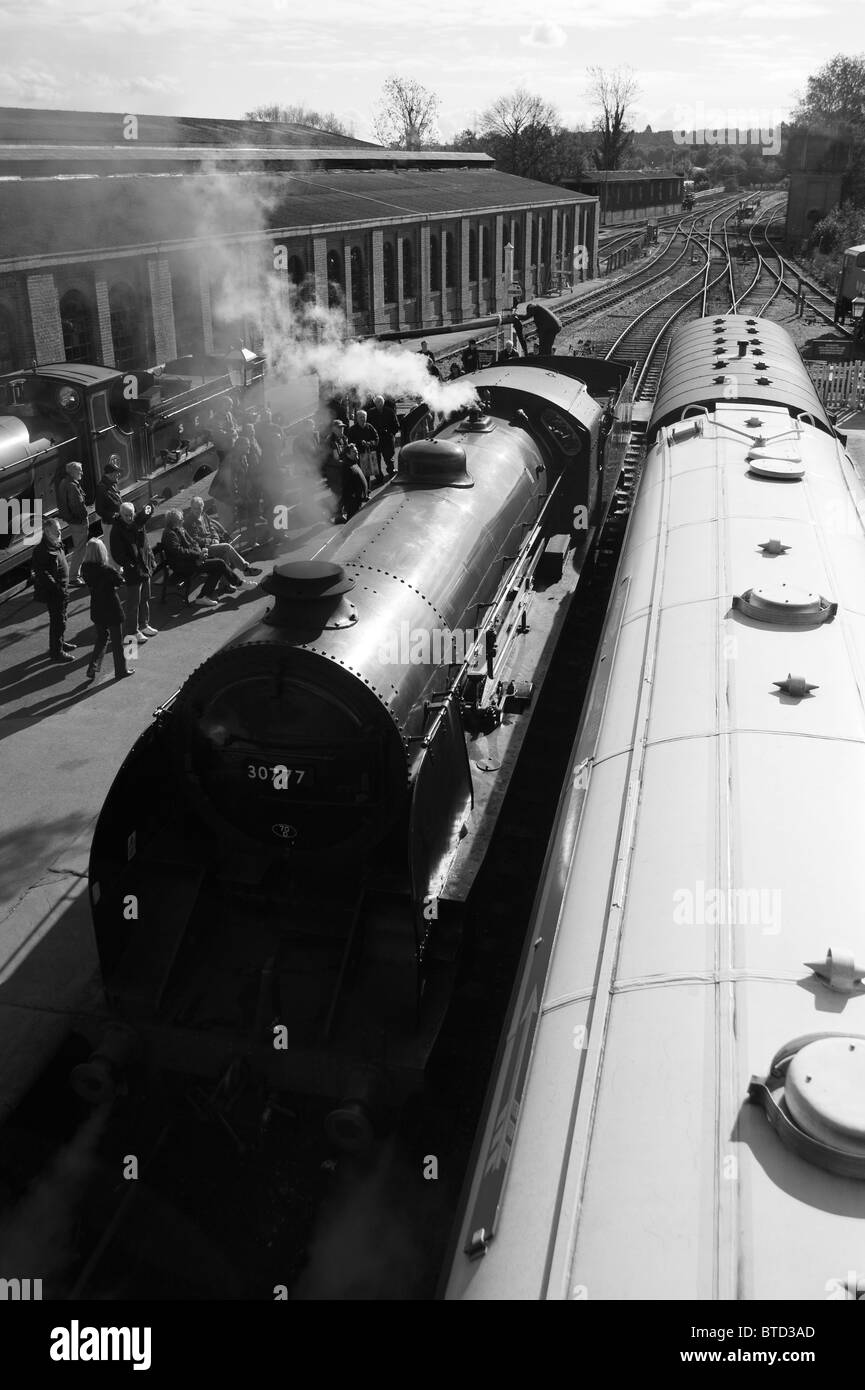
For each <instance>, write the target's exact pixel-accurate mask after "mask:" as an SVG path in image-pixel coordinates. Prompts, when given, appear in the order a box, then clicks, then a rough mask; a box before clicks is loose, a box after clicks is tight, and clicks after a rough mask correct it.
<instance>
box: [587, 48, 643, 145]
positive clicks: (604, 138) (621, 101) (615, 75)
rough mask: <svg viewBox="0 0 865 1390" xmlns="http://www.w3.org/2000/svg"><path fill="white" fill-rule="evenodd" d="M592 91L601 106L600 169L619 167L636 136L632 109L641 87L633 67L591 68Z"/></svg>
mask: <svg viewBox="0 0 865 1390" xmlns="http://www.w3.org/2000/svg"><path fill="white" fill-rule="evenodd" d="M588 72H589V95H590V96H591V97H592V99H593V100H594V102H595V103H596V105H597V106H598V107H600V110H599V113H598V115H597V117H596V118H595V123H594V126H593V130H594V131H595V132H596V133H597V135H598V136H599V137H600V146H598V147H596V148H595V151H594V157H595V164H596V166H597V168H599V169H618V168H619V167H620V165H621V162H622V158H623V156H624V155H625V154H626V153H627V151H628V147H629V145H630V143H631V139H632V137H633V132H632V130H631V129H630V127H629V124H628V117H629V114H630V109H631V107H632V106H633V104H634V102H635V101H636V99H637V97H638V96H639V94H640V92H639V87H638V86H637V81H636V78H635V77H634V74H633V73H632V72H631V70H630V68H614V69H613V70H612V72H605V71H604V69H603V68H598V67H594V68H589V70H588Z"/></svg>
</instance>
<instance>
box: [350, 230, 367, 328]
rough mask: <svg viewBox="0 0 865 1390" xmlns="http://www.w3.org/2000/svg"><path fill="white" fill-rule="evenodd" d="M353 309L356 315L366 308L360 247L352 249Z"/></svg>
mask: <svg viewBox="0 0 865 1390" xmlns="http://www.w3.org/2000/svg"><path fill="white" fill-rule="evenodd" d="M351 307H352V311H353V312H354V313H355V314H361V313H363V311H364V309H365V308H366V281H365V279H364V274H363V252H362V251H361V249H360V247H359V246H353V247H352V248H351Z"/></svg>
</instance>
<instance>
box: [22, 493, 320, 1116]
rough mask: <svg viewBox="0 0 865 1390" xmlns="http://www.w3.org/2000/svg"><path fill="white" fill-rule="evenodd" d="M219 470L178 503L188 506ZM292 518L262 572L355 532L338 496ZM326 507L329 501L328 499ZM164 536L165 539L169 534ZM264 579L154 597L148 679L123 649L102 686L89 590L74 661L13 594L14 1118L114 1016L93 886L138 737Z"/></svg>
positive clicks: (78, 597)
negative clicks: (98, 849)
mask: <svg viewBox="0 0 865 1390" xmlns="http://www.w3.org/2000/svg"><path fill="white" fill-rule="evenodd" d="M207 481H208V480H207V479H205V480H203V482H199V483H197V484H195V485H194V486H191V487H189V488H188V489H185V490H184V492H182V493H179V494H178V495H177V496H176V497H174V498H172V499H171V502H170V503H169V504H168V505H171V506H175V505H176V506H180V507H181V508H183V507H184V506H186V505H187V503H188V500H189V499H190V498H191V497H192V495H193V494H194V493H201V492H203V491H206V484H207ZM311 502H313V503H314V504H315V505H312V506H305V507H304V509H303V511H301V510H299V509H298V510H297V512H296V513H293V514H292V515H291V516H290V518H289V529H288V530H287V531H286V533H285V534H286V544H285V546H284V548H283V549H282V550H281V552H280V553H278V554H277V555H276V557H275V558H270V559H264V558H261V557H260V555H259V554H258V553H257V552H255V551H253V550H251V551H247V552H246V553H245V558H246V559H247V560H248V561H249V563H252V564H255V565H257V566H260V568H261V570H262V575H261V578H263V577H264V575H265V574H266V573H268V572H269V571H270V570H271V569H272V567H273V565H274V563H277V564H278V563H280V562H281V561H284V560H286V559H298V560H300V559H310V558H311V557H312V556H314V555H315V554H317V553H318V552H319V551H320V550H321V549H322V547H323V546H324V545H325V544H326V543H327V541H328V540H330V539H331V538H332V537H333V536H335V535H338V534H339V533H340V531H341V528H340V527H338V526H334V525H333V524H332V523H331V522H330V521H329V520H325V519H324V518H325V516H326V510H325V507H324V492H323V490H322V494H321V497H320V498H312V499H311ZM319 503H321V505H318V504H319ZM156 538H157V537H156V535H154V536H153V537H152V539H156ZM259 582H260V581H257V580H254V581H252V582H251V583H250V584H249V585H248V586H246V587H245V588H244V589H242V590H239V591H238V595H237V596H236V597H233V598H231V599H228V600H227V601H224V602H223V603H222V604H220V607H219V608H217V609H207V608H197V607H194V606H193V607H185V606H184V605H183V600H182V598H181V597H180V595H178V594H177V593H176V592H173V593H171V594H170V596H169V597H168V602H167V604H166V605H165V606H164V607H163V606H162V605H161V603H160V599H159V593H160V591H161V585H158V586H157V592H156V593H155V594H154V596H153V599H152V600H151V622H152V625H153V626H154V627H155V628H157V629H158V636H156V637H153V638H151V639H150V641H148V642H147V644H146V645H144V646H142V647H140V648H139V649H138V654H137V659H136V663H135V665H136V675H135V677H134V678H133V679H131V680H125V681H119V682H116V683H115V681H114V680H113V665H112V660H111V654H110V652H109V653H107V654H106V658H105V661H104V663H103V668H102V676H101V678H100V680H98V681H97V682H96V683H95V684H92V685H91V684H88V683H87V682H86V680H85V672H86V667H87V663H88V661H89V657H90V650H91V645H92V641H93V627H92V624H91V621H90V617H89V590H87V589H86V588H80V589H73V590H72V591H71V597H70V603H69V614H68V621H67V627H66V636H67V639H68V640H69V641H71V642H75V643H77V650H76V651H75V653H74V657H75V660H74V661H73V662H71V663H69V664H68V665H59V664H53V663H49V661H48V616H47V609H46V608H45V607H44V606H43V605H41V604H38V603H36V602H35V600H34V599H33V598H32V595H31V591H30V590H25V591H17V592H12V593H10V594H8V595H4V596H3V599H2V600H0V745H2V751H0V766H2V768H3V790H4V795H3V797H2V803H0V1055H2V1057H3V1066H2V1068H0V1123H2V1121H3V1118H4V1117H5V1116H6V1115H8V1113H9V1111H10V1110H11V1109H12V1108H13V1107H14V1105H15V1104H16V1102H17V1101H18V1099H19V1098H20V1097H21V1095H22V1094H23V1093H24V1091H25V1090H26V1089H27V1087H28V1086H29V1085H31V1084H32V1082H33V1080H34V1079H35V1077H36V1076H37V1075H38V1074H39V1072H40V1071H41V1069H42V1068H43V1067H44V1065H45V1064H46V1063H47V1061H48V1060H49V1058H50V1057H51V1056H52V1055H53V1053H54V1052H55V1051H56V1048H57V1046H58V1045H59V1043H60V1042H61V1040H62V1038H63V1037H64V1036H65V1034H66V1033H67V1032H68V1031H69V1029H70V1026H73V1027H74V1020H75V1017H76V1016H77V1015H79V1014H80V1013H86V1014H89V1015H91V1016H92V1015H94V1014H96V1015H99V1014H101V1013H102V1012H103V1005H102V998H101V987H100V983H99V971H98V964H97V959H96V952H95V945H94V941H93V932H92V928H91V924H90V908H89V899H88V895H87V865H88V857H89V851H90V841H91V838H92V833H93V828H94V826H95V823H96V819H97V817H98V815H99V811H100V808H101V806H102V803H103V801H104V799H105V796H106V793H107V792H108V789H109V787H110V785H111V783H112V781H113V779H114V777H115V775H116V773H117V770H118V768H119V767H120V765H121V763H122V762H123V760H124V758H125V757H126V755H127V753H128V752H129V749H130V748H131V746H132V744H133V742H134V741H135V739H136V738H137V737H138V735H139V734H140V733H142V732H143V731H144V729H145V728H146V727H147V725H148V724H149V723H150V721H151V719H152V718H153V712H154V710H155V709H156V708H157V706H158V705H160V704H162V703H163V702H164V701H165V700H167V699H168V698H169V697H170V696H171V695H172V694H173V693H174V692H175V691H176V690H177V689H178V688H179V687H180V686H181V685H182V684H183V682H184V680H185V679H186V677H187V676H188V675H189V674H190V673H191V672H192V671H193V670H194V669H195V668H196V667H197V666H199V665H200V664H201V663H202V662H203V661H204V660H205V659H206V658H207V657H209V656H210V655H212V653H213V652H215V651H216V650H217V649H218V648H219V647H221V646H222V645H223V643H224V642H226V641H227V640H228V639H229V638H231V637H232V636H234V635H235V634H236V633H237V632H239V631H240V630H241V629H242V628H243V627H245V626H246V624H247V623H248V622H249V621H250V620H251V619H252V618H254V617H255V616H257V615H259V614H261V613H262V612H264V610H265V608H266V607H267V605H268V604H269V603H270V602H271V600H270V599H269V598H268V596H267V595H266V594H264V593H262V592H261V591H260V590H259V588H258V583H259Z"/></svg>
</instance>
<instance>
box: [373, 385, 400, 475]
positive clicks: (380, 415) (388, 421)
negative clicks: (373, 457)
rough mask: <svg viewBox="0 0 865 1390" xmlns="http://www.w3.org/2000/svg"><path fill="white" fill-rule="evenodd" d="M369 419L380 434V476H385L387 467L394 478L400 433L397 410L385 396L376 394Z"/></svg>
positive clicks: (388, 473)
mask: <svg viewBox="0 0 865 1390" xmlns="http://www.w3.org/2000/svg"><path fill="white" fill-rule="evenodd" d="M368 419H369V423H370V425H371V426H372V428H373V429H374V430H375V432H376V434H377V435H378V471H379V476H380V477H382V478H383V477H384V476H385V469H386V470H387V475H388V477H390V478H392V477H393V474H394V468H395V455H396V440H397V435H398V434H399V420H398V419H397V414H396V411H395V410H394V408H393V406H392V405H391V404H390V402H389V401H387V402H386V401H385V398H384V396H374V397H373V403H372V410H371V411H370V412H369V416H368Z"/></svg>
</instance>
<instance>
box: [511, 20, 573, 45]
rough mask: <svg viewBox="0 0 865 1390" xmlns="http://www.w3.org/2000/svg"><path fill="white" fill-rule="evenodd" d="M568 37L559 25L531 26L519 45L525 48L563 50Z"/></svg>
mask: <svg viewBox="0 0 865 1390" xmlns="http://www.w3.org/2000/svg"><path fill="white" fill-rule="evenodd" d="M567 41H568V36H567V34H566V33H565V31H564V29H563V28H562V27H561V25H559V24H533V25H532V27H531V29H530V30H529V32H528V33H527V34H523V36H522V38H521V39H520V43H522V44H525V46H526V47H527V48H564V46H565V44H566V43H567Z"/></svg>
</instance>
